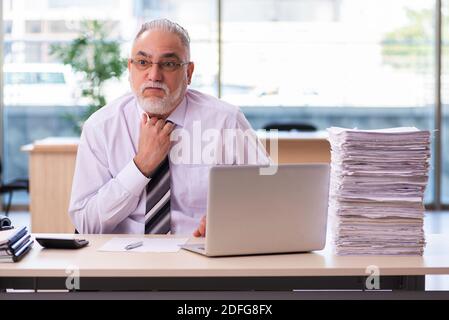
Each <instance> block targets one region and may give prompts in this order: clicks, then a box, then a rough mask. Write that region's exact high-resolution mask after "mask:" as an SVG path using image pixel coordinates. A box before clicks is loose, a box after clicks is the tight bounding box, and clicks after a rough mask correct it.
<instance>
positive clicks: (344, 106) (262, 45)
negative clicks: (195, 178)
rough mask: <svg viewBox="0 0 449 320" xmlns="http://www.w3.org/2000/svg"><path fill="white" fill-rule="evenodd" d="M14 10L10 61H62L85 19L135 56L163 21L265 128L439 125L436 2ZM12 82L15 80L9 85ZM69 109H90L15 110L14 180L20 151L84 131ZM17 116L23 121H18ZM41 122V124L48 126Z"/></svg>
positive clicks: (29, 5)
mask: <svg viewBox="0 0 449 320" xmlns="http://www.w3.org/2000/svg"><path fill="white" fill-rule="evenodd" d="M448 2H449V0H443V10H442V12H443V13H444V19H443V20H444V26H443V27H444V30H443V37H444V38H443V55H442V58H443V68H442V77H441V79H442V85H443V88H442V99H443V114H442V119H443V135H442V148H443V150H442V156H443V166H442V171H441V177H442V191H443V192H442V200H443V201H444V202H445V203H448V204H449V141H448V139H449V135H447V134H445V132H447V131H449V126H448V123H449V121H448V120H447V119H449V116H448V110H449V108H448V99H449V90H448V89H449V75H448V70H449V68H448V65H449V64H448V62H447V60H448V59H447V54H446V53H447V52H446V51H447V39H448V37H449V36H448V35H449V30H448V25H449V24H448V22H449V17H448V16H447V9H448V6H449V4H448ZM12 3H13V2H12V1H3V6H4V8H3V9H4V22H3V23H4V26H5V40H4V50H5V51H4V56H5V63H8V64H9V63H19V64H22V63H28V62H30V63H31V62H33V63H38V64H43V63H47V62H55V63H56V64H58V63H60V62H59V61H55V58H54V57H52V56H51V55H50V54H49V47H50V45H51V44H52V43H64V42H68V41H70V40H71V39H73V37H74V36H76V30H77V28H78V26H79V23H80V22H81V21H82V20H84V19H97V20H102V21H108V22H109V23H110V24H111V25H110V30H111V32H110V34H109V36H110V37H111V38H112V39H117V40H119V41H120V42H121V43H122V44H123V56H127V55H128V52H129V50H130V45H131V42H132V39H133V37H134V35H135V33H136V32H137V30H138V29H139V27H140V25H141V23H142V22H144V21H147V20H151V19H154V18H160V17H165V18H169V19H171V20H173V21H176V22H178V23H179V24H181V25H183V26H185V27H186V28H187V30H188V31H189V34H190V37H191V57H192V60H193V61H194V62H195V72H194V77H193V81H192V87H193V88H196V89H199V90H201V91H204V92H206V93H210V94H212V95H218V93H219V92H220V93H221V98H223V99H224V100H226V101H228V102H231V103H233V104H236V105H239V106H241V107H242V110H243V111H244V112H245V114H246V116H247V118H248V120H249V121H250V122H251V124H252V125H253V127H254V128H256V129H258V128H261V127H262V126H264V125H265V124H267V122H268V121H270V120H273V119H276V120H277V121H279V122H282V121H301V122H310V123H311V124H313V125H315V126H316V127H318V128H319V129H325V128H327V127H329V126H345V127H359V128H365V129H370V128H381V127H393V126H417V127H418V128H421V129H433V128H434V125H435V124H434V107H435V101H434V100H435V99H434V93H435V78H436V77H435V73H436V68H435V58H434V56H435V44H436V43H435V40H434V33H435V25H434V22H435V20H434V17H435V3H436V1H435V0H396V1H390V0H300V1H299V0H214V1H209V0H191V1H182V0H133V1H129V0H113V1H110V0H97V1H91V0H45V1H44V0H23V1H21V2H17V4H16V3H15V2H14V3H15V4H14V6H13V5H12ZM219 4H220V8H221V10H220V11H219V10H218V8H219V6H218V5H219ZM67 12H69V14H67ZM37 17H39V18H37ZM55 17H57V20H55ZM219 17H221V26H220V28H218V21H219V20H218V19H219ZM219 30H221V33H220V34H219ZM37 34H39V37H36V35H37ZM219 41H221V42H220V43H219ZM219 48H220V52H221V56H219V54H220V53H219ZM8 77H13V76H8ZM17 77H25V76H24V75H20V76H17ZM40 79H41V81H43V82H44V83H47V84H48V85H49V86H51V85H54V84H53V81H56V82H57V81H59V80H61V79H60V78H58V76H56V75H54V74H51V73H48V74H45V75H44V74H42V75H41V76H40ZM58 79H59V80H58ZM19 80H20V79H19ZM6 81H16V80H14V79H12V78H6V77H5V82H6ZM20 81H25V79H21V80H20ZM111 88H112V89H111V90H109V92H111V93H112V94H111V95H110V96H108V97H109V98H114V97H117V94H119V93H122V92H125V91H127V90H128V88H129V87H128V81H127V78H126V76H125V77H123V79H121V80H120V81H118V82H117V83H115V84H114V86H112V87H111ZM67 92H73V90H68V91H67ZM69 95H72V94H71V93H70V94H69ZM31 102H32V101H31ZM69 109H70V110H79V109H80V108H79V107H78V108H77V107H76V106H73V108H72V109H71V108H70V107H69V106H60V105H59V106H57V105H49V106H48V108H47V109H45V112H47V113H45V112H44V111H42V110H43V109H40V110H37V109H30V108H29V107H28V108H27V107H25V106H20V105H14V106H12V105H6V106H5V116H4V118H5V123H6V125H5V129H4V130H5V141H6V142H7V143H5V148H6V149H5V161H4V162H5V177H6V178H13V177H20V176H26V174H27V171H26V170H27V163H26V155H24V154H21V153H20V151H19V150H18V148H16V146H20V145H23V144H26V143H30V142H32V141H33V140H35V139H39V138H45V137H47V136H51V135H53V136H56V135H74V133H73V132H72V131H71V128H69V127H68V125H67V122H64V120H61V119H63V117H61V114H62V113H64V112H66V110H69ZM44 113H45V116H43V114H44ZM18 119H20V121H22V122H21V123H17V122H16V121H19V120H18ZM23 119H26V121H24V122H23ZM36 119H40V120H39V122H38V123H36V122H35V121H36ZM49 123H51V124H50V125H49ZM19 128H20V129H19ZM29 128H33V130H30V129H29ZM10 141H11V143H10ZM12 142H13V143H12ZM14 148H16V149H14ZM433 168H434V166H433V165H432V170H433ZM432 183H433V172H431V182H430V184H429V188H428V190H427V194H426V201H427V202H431V201H433V195H434V189H433V184H432Z"/></svg>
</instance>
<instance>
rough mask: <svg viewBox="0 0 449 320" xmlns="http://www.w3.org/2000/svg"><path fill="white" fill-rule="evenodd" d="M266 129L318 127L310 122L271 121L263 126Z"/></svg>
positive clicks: (312, 129)
mask: <svg viewBox="0 0 449 320" xmlns="http://www.w3.org/2000/svg"><path fill="white" fill-rule="evenodd" d="M263 129H264V130H274V129H277V130H279V131H308V132H310V131H317V130H318V129H317V127H315V126H314V125H312V124H308V123H296V122H290V123H276V122H273V123H269V124H267V125H265V126H264V127H263Z"/></svg>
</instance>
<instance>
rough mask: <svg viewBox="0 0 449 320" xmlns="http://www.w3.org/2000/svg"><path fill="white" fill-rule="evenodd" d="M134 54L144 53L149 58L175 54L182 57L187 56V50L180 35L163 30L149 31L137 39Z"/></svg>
mask: <svg viewBox="0 0 449 320" xmlns="http://www.w3.org/2000/svg"><path fill="white" fill-rule="evenodd" d="M132 53H133V54H138V53H144V54H146V55H147V56H156V55H157V56H160V55H169V54H175V55H177V56H178V57H181V56H184V55H185V54H186V49H185V47H184V46H183V44H182V42H181V39H180V38H179V37H178V35H176V34H174V33H171V32H167V31H163V30H149V31H146V32H144V33H142V34H141V35H140V37H139V38H137V39H136V41H135V42H134V45H133V49H132Z"/></svg>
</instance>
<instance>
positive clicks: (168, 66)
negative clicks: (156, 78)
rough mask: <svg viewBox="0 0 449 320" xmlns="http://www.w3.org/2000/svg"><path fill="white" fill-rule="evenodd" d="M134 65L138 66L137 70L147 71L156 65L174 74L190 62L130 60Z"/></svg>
mask: <svg viewBox="0 0 449 320" xmlns="http://www.w3.org/2000/svg"><path fill="white" fill-rule="evenodd" d="M129 61H130V62H131V63H132V64H133V65H135V66H136V68H137V70H140V71H145V70H147V69H148V68H151V67H152V66H153V65H154V64H156V65H158V66H159V68H161V70H162V71H167V72H173V71H175V70H177V69H179V68H180V67H182V66H185V65H186V64H189V63H190V62H176V61H162V62H151V61H148V60H145V59H130V60H129Z"/></svg>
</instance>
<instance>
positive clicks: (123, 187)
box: [69, 90, 267, 235]
mask: <svg viewBox="0 0 449 320" xmlns="http://www.w3.org/2000/svg"><path fill="white" fill-rule="evenodd" d="M142 114H143V110H142V109H141V108H140V107H139V105H138V103H137V100H136V98H135V96H134V95H133V94H127V95H125V96H123V97H121V98H119V99H117V100H115V101H114V102H112V103H110V104H108V105H106V106H104V107H103V108H101V109H100V110H98V111H97V112H95V113H94V114H93V115H92V116H91V117H90V118H89V119H88V120H87V121H86V122H85V124H84V126H83V132H82V134H81V140H80V144H79V147H78V154H77V158H76V168H75V174H74V179H73V185H72V195H71V200H70V207H69V214H70V217H71V219H72V222H73V224H74V225H75V227H76V228H77V230H78V231H79V232H80V233H130V234H143V233H144V230H145V225H144V216H145V210H146V203H145V193H146V191H145V187H146V185H147V184H148V182H149V181H150V179H149V178H147V177H145V176H144V175H143V174H142V173H141V172H140V171H139V169H138V168H137V167H136V165H135V163H134V161H133V158H134V156H135V155H136V153H137V147H138V140H139V133H140V120H141V117H142ZM167 120H170V121H172V122H173V123H174V124H175V125H176V127H175V128H176V130H178V129H179V130H182V133H187V134H188V135H190V137H194V136H195V135H196V137H197V138H198V126H201V132H202V133H204V132H205V131H206V132H207V130H208V129H213V130H215V132H216V131H217V130H218V131H220V132H223V131H225V130H227V129H240V130H243V131H245V130H248V129H251V126H250V124H249V123H248V121H247V120H246V118H245V116H244V115H243V113H242V112H241V111H240V110H239V109H238V108H237V107H235V106H232V105H230V104H228V103H225V102H223V101H221V100H218V99H216V98H214V97H212V96H208V95H205V94H203V93H200V92H198V91H195V90H187V92H186V95H185V97H184V99H183V100H182V102H181V103H180V104H179V105H178V107H177V108H176V109H175V110H174V111H173V113H172V114H171V115H170V116H169V117H168V119H167ZM176 130H175V131H176ZM209 131H210V130H209ZM172 137H173V134H172ZM179 141H188V140H178V142H179ZM193 141H198V140H194V139H193ZM217 141H219V142H220V143H221V146H222V148H226V147H227V146H226V144H227V142H226V141H227V140H225V139H224V140H217ZM223 141H225V142H223ZM205 143H206V142H205V141H203V142H202V144H203V149H201V150H197V149H198V148H197V147H198V146H199V145H198V143H196V144H192V146H191V148H192V152H191V154H190V155H189V152H186V153H184V149H182V152H181V153H180V154H181V155H183V156H186V155H189V157H188V158H189V159H190V160H191V161H190V162H189V163H185V161H179V159H178V160H176V161H173V160H172V157H170V174H171V181H170V184H171V233H176V234H184V235H191V234H192V232H193V231H194V230H195V229H196V228H197V227H198V224H199V221H200V219H201V217H202V216H204V215H205V214H206V206H207V190H208V173H209V169H210V165H211V164H210V163H204V161H201V160H202V159H203V158H201V154H200V152H203V154H205V155H206V156H207V154H208V152H207V150H205V149H204V144H205ZM237 144H238V142H237ZM200 145H201V143H200ZM254 147H255V146H254V145H250V144H248V145H245V148H246V149H245V152H247V151H248V150H249V149H250V148H254ZM173 148H174V147H172V149H173ZM195 148H197V149H195ZM256 148H259V149H258V151H259V152H260V144H256ZM262 149H263V148H262ZM223 150H224V149H223ZM228 151H229V150H228ZM228 151H223V152H224V153H226V155H228V154H229V152H228ZM259 154H260V153H259ZM224 157H225V156H224V155H223V154H221V158H219V157H217V156H216V155H215V156H214V158H215V159H216V163H218V164H220V163H229V159H227V160H226V161H225V162H223V160H217V159H223V158H224ZM231 157H232V160H231V162H232V163H234V164H235V163H246V162H247V160H248V159H247V158H244V157H245V156H243V158H238V152H237V155H236V156H233V155H231ZM204 159H207V157H204ZM198 160H199V161H198ZM180 162H181V163H180ZM258 163H267V158H265V159H262V157H261V158H259V160H258Z"/></svg>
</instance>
